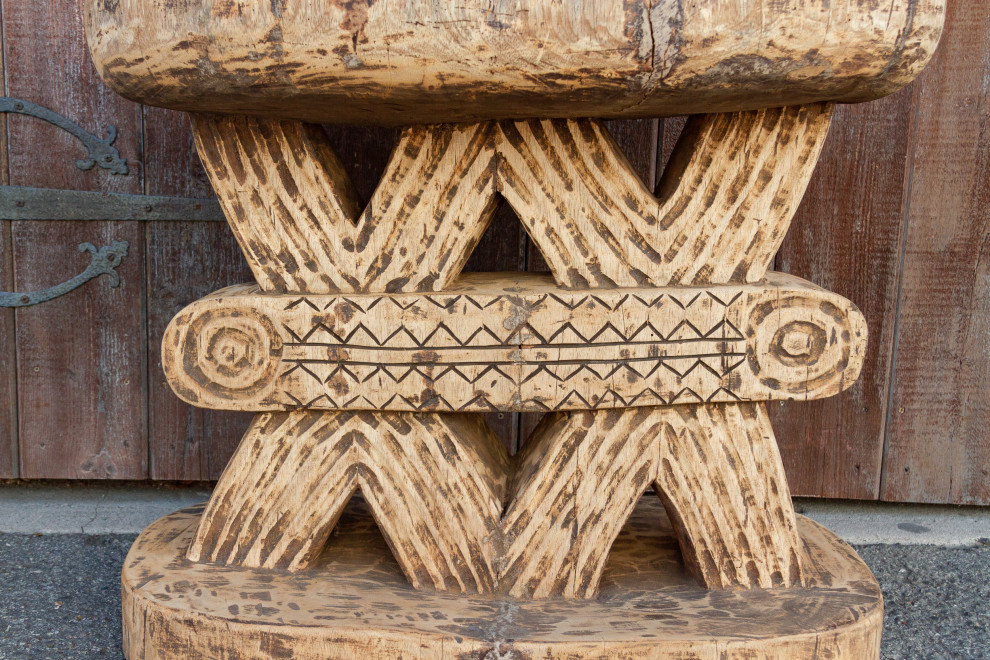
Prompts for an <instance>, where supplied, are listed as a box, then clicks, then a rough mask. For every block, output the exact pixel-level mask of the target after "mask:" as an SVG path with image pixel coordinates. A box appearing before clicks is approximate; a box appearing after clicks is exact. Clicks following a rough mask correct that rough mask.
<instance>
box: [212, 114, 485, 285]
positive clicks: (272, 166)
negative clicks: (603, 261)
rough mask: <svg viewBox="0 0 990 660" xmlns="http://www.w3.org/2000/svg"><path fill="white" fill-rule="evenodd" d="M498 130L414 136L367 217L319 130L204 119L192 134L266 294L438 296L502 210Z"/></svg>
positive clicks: (405, 138) (405, 139) (405, 140)
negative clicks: (495, 182) (497, 184)
mask: <svg viewBox="0 0 990 660" xmlns="http://www.w3.org/2000/svg"><path fill="white" fill-rule="evenodd" d="M495 132H496V131H495V127H494V126H493V125H490V124H481V125H468V126H440V127H433V128H426V127H418V128H410V129H406V130H405V131H404V132H403V135H402V139H401V141H400V142H399V144H398V146H397V147H396V149H395V151H394V152H393V154H392V158H391V160H390V162H389V164H388V167H387V169H386V170H385V173H384V174H383V175H382V182H381V184H380V185H379V186H378V188H377V190H376V191H375V194H374V195H373V196H372V198H371V200H370V201H369V203H368V205H367V207H366V208H365V209H364V212H363V213H362V212H361V210H360V208H359V206H358V203H357V201H356V198H355V196H354V193H353V192H352V186H351V183H350V179H349V178H348V177H347V174H346V173H345V172H344V171H343V169H342V168H341V166H340V161H339V160H338V159H337V156H336V155H335V154H334V153H333V149H332V148H331V147H330V145H329V142H328V139H327V136H326V134H325V133H323V131H322V129H320V128H319V127H318V126H308V125H305V124H300V123H297V122H279V121H269V120H258V119H250V118H246V117H226V116H210V115H206V116H203V115H199V116H194V117H193V135H194V136H195V138H196V146H197V148H198V150H199V154H200V158H201V160H202V161H203V165H204V166H205V167H206V171H207V173H208V174H209V175H210V181H211V182H212V183H213V187H214V189H215V190H216V191H217V197H218V198H219V199H220V203H221V204H222V206H223V208H224V212H225V213H226V215H227V219H228V220H229V221H230V226H231V229H233V231H234V235H235V236H236V237H237V240H238V242H239V243H240V245H241V248H242V249H243V250H244V256H245V257H247V260H248V264H249V265H250V266H251V270H252V272H253V273H254V276H255V278H256V279H257V280H258V284H259V285H260V286H261V288H262V289H264V290H266V291H306V292H307V293H326V292H330V291H391V292H394V291H423V290H425V291H431V290H439V289H442V288H443V287H444V286H445V285H447V284H449V282H450V280H451V279H452V278H453V277H454V276H456V275H457V273H458V272H460V270H461V268H462V267H463V266H464V262H465V261H467V258H468V257H469V256H470V253H471V249H472V248H473V247H474V246H475V244H476V243H477V242H478V240H479V239H480V238H481V235H482V234H483V233H484V231H485V228H486V227H487V225H488V221H489V220H490V219H491V216H492V214H493V213H494V211H495V201H496V200H495V190H494V186H493V180H494V174H495V165H494V159H495V154H494V147H493V138H492V136H493V134H495Z"/></svg>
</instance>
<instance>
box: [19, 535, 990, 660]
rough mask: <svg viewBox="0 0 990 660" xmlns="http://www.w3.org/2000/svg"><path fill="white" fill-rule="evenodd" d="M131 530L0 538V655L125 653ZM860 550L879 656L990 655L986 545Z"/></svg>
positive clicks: (989, 574)
mask: <svg viewBox="0 0 990 660" xmlns="http://www.w3.org/2000/svg"><path fill="white" fill-rule="evenodd" d="M133 540H134V536H133V535H112V534H105V535H83V534H53V535H25V534H0V659H2V660H15V659H20V658H32V659H33V658H39V659H42V658H55V659H62V658H80V659H88V658H115V659H116V658H122V657H123V655H122V653H121V652H120V595H119V574H120V567H121V565H122V563H123V561H124V555H125V554H126V553H127V549H128V547H129V546H130V544H131V542H132V541H133ZM857 550H858V551H859V553H860V554H861V555H862V557H863V559H865V560H866V563H867V564H869V565H870V567H871V568H872V569H873V572H874V574H875V575H876V576H877V579H878V580H879V582H880V585H881V586H882V588H883V592H884V597H885V599H886V606H887V615H886V619H885V623H884V636H883V657H884V658H897V659H898V660H900V659H913V658H925V659H927V658H990V546H983V547H970V548H944V547H938V546H920V545H919V546H902V545H873V546H860V547H857Z"/></svg>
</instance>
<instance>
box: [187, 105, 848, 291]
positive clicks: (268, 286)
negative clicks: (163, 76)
mask: <svg viewBox="0 0 990 660" xmlns="http://www.w3.org/2000/svg"><path fill="white" fill-rule="evenodd" d="M830 120H831V106H830V105H828V104H816V105H810V106H799V107H792V108H783V109H776V110H759V111H754V112H740V113H732V114H726V115H705V116H700V117H696V118H694V119H692V120H691V122H690V123H689V125H688V127H687V130H686V131H685V133H684V135H683V137H682V139H681V140H680V142H679V143H678V145H677V148H676V149H675V153H674V155H673V157H672V162H673V165H672V166H671V167H668V169H667V172H666V173H665V176H664V178H663V180H662V181H661V184H660V198H659V199H658V198H657V197H654V195H653V194H652V193H651V192H650V191H649V190H648V189H647V188H646V186H645V185H644V184H643V182H642V181H641V180H640V179H639V177H637V176H636V174H635V173H634V172H633V171H632V168H631V167H630V165H629V163H628V161H627V160H626V159H625V156H623V155H622V153H621V151H620V150H619V149H618V147H617V146H616V144H615V142H614V141H613V140H612V139H611V137H610V136H609V135H608V133H607V132H606V131H605V130H604V129H603V128H602V127H601V126H600V125H599V124H598V123H597V122H594V121H590V120H580V121H526V122H501V123H483V124H477V125H466V126H421V127H414V128H409V129H406V130H405V131H404V132H403V134H402V138H401V140H400V141H399V144H398V145H397V146H396V148H395V150H394V151H393V154H392V158H391V160H390V162H389V164H388V167H387V169H386V171H385V173H384V175H383V177H382V182H381V184H380V185H379V187H378V188H377V189H376V191H375V193H374V195H373V196H372V198H371V200H370V201H369V203H368V205H367V207H366V208H365V209H364V211H363V212H360V213H359V210H358V205H357V202H356V201H355V198H354V194H353V192H352V190H351V184H350V181H349V179H348V178H347V174H346V173H345V172H344V171H343V169H342V168H341V167H340V163H339V161H338V159H337V157H336V156H335V155H334V153H333V149H332V148H331V147H330V145H329V143H328V139H327V136H326V134H325V133H323V132H322V130H320V129H319V128H318V127H312V126H307V125H304V124H299V123H293V122H280V121H271V120H261V119H250V118H244V117H217V116H211V115H203V116H197V117H196V118H195V122H194V134H195V136H196V143H197V145H198V147H199V152H200V157H201V159H202V161H203V164H204V165H205V167H206V170H207V172H208V173H209V175H210V179H211V181H212V182H213V186H214V188H215V189H216V190H217V195H218V196H219V198H220V202H221V204H222V205H223V207H224V211H225V212H226V214H227V217H228V219H229V220H230V224H231V227H232V228H233V230H234V234H235V236H237V239H238V241H239V242H240V244H241V247H242V248H243V250H244V254H245V256H246V257H247V259H248V263H249V264H250V265H251V269H252V271H253V272H254V275H255V277H256V278H257V280H258V283H259V284H260V285H261V288H262V289H264V290H266V291H269V290H270V291H305V292H307V293H326V292H334V291H372V292H381V291H384V292H396V291H431V290H434V291H440V290H443V289H445V288H447V287H448V286H449V285H450V284H451V282H452V280H453V278H454V277H456V276H457V274H458V273H459V272H460V269H461V268H462V267H463V265H464V262H465V261H466V260H467V258H468V256H469V255H470V252H471V250H472V249H473V247H474V245H475V244H476V243H477V242H478V240H479V239H480V238H481V236H482V234H483V233H484V231H485V229H486V228H487V225H488V223H489V221H490V220H491V217H492V213H493V212H494V209H495V203H496V194H497V193H500V194H502V195H503V196H504V197H505V199H506V200H507V201H508V202H509V204H510V205H512V207H513V208H514V209H515V210H516V212H517V213H518V214H519V216H520V218H521V220H522V222H523V224H524V226H525V227H526V230H527V231H528V232H529V235H530V237H531V238H532V240H533V242H534V243H535V244H536V245H537V246H538V247H539V249H540V251H541V252H542V254H543V255H544V257H545V258H546V261H547V263H548V264H549V266H550V269H551V271H552V272H553V274H554V278H555V279H556V281H557V282H558V283H559V284H561V285H562V286H568V287H580V288H588V287H604V288H609V287H616V286H624V287H629V286H643V285H650V284H653V285H657V286H666V285H671V284H687V283H708V282H730V281H731V282H752V281H755V280H758V279H760V278H761V277H762V276H763V273H764V272H765V271H766V269H767V267H768V266H769V264H770V261H771V259H773V255H774V254H775V253H776V251H777V248H778V247H779V246H780V242H781V241H782V240H783V237H784V234H785V233H786V232H787V227H788V225H789V224H790V221H791V217H792V216H793V214H794V211H795V210H796V209H797V205H798V203H799V202H800V200H801V196H802V195H803V194H804V191H805V188H806V187H807V183H808V180H809V178H810V177H811V173H812V171H813V170H814V167H815V163H816V161H817V159H818V154H819V153H820V151H821V147H822V144H824V141H825V137H826V135H827V134H828V127H829V123H830Z"/></svg>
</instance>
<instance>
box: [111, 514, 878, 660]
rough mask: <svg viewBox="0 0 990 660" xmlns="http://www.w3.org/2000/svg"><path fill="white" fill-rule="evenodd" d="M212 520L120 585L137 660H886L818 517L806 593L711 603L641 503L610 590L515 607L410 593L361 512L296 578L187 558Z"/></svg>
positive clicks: (845, 558)
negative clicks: (586, 597)
mask: <svg viewBox="0 0 990 660" xmlns="http://www.w3.org/2000/svg"><path fill="white" fill-rule="evenodd" d="M200 513H201V507H192V508H189V509H184V510H182V511H178V512H176V513H174V514H172V515H169V516H165V517H164V518H162V519H161V520H159V521H157V522H155V523H154V524H152V525H150V526H149V527H148V528H147V529H146V530H145V531H144V532H143V533H142V534H141V536H140V537H139V538H138V539H137V541H136V542H135V543H134V546H133V547H132V548H131V551H130V553H129V554H128V556H127V560H126V562H125V565H124V570H123V574H122V580H123V617H124V651H125V654H126V655H127V657H128V658H129V660H151V659H155V660H158V659H163V660H164V659H169V660H171V659H175V660H179V659H181V660H191V659H198V658H209V659H216V658H223V659H231V660H232V659H235V658H237V659H240V658H294V659H313V660H316V659H320V660H326V659H327V658H361V659H369V658H383V659H384V658H388V659H389V660H391V659H394V658H479V659H486V660H496V659H509V658H511V659H513V660H522V659H524V658H525V659H529V658H533V659H534V660H535V659H537V658H538V659H545V658H661V657H662V658H720V659H723V658H737V657H738V658H781V659H783V658H788V659H791V658H811V657H816V658H817V657H827V658H835V659H839V658H849V659H855V660H863V659H866V658H878V657H879V653H880V650H879V649H880V630H881V625H882V622H883V599H882V597H881V595H880V589H879V587H878V586H877V583H876V580H875V579H874V578H873V575H872V574H871V573H870V571H869V569H868V568H867V567H866V565H865V564H864V563H863V562H862V560H861V559H860V558H859V557H858V556H857V555H856V553H855V552H854V551H853V550H852V548H850V547H849V546H848V545H846V544H845V543H843V542H842V541H840V540H839V539H838V538H837V537H836V536H835V535H833V534H832V533H831V532H829V531H828V530H826V529H824V528H823V527H821V526H819V525H817V524H816V523H814V522H811V521H809V520H807V519H803V518H802V519H800V520H799V527H800V531H801V535H802V538H803V539H804V541H805V548H806V557H805V558H804V564H805V568H806V573H807V575H808V576H809V579H810V582H809V585H810V586H808V587H802V588H787V589H771V590H758V589H757V590H730V591H711V592H709V591H705V590H703V589H701V588H700V587H698V586H697V584H696V583H695V582H694V581H693V580H692V579H691V578H690V576H688V575H687V574H686V573H685V572H684V569H683V568H682V566H681V564H680V558H679V551H678V548H677V544H676V542H675V540H674V537H673V535H672V533H671V531H670V528H669V525H668V523H667V521H666V518H665V516H664V514H663V509H662V507H661V506H660V505H659V503H658V502H657V501H655V498H653V497H652V496H647V497H644V499H643V502H641V503H640V505H639V507H638V508H637V510H636V513H635V514H634V515H633V517H632V518H631V519H630V521H629V523H628V524H627V525H626V527H625V529H624V530H623V532H622V533H621V534H620V536H619V538H618V539H617V540H616V542H615V545H614V546H613V550H612V553H611V555H610V558H609V562H608V565H607V567H606V569H605V574H604V576H603V580H602V585H601V593H600V595H599V597H598V598H597V599H595V600H587V601H573V600H572V601H562V600H555V601H540V600H531V601H517V600H507V599H498V598H483V597H477V596H458V595H452V594H443V593H435V592H423V591H415V590H413V589H412V588H410V587H409V586H408V584H407V582H406V580H405V579H404V577H403V575H402V573H401V571H400V569H399V567H398V564H397V563H396V562H395V560H394V559H393V558H392V555H391V553H390V552H389V549H388V547H387V545H386V544H385V542H384V540H383V539H382V537H381V535H380V534H379V533H378V530H377V529H376V527H375V523H374V521H373V519H372V518H371V517H370V515H369V514H368V513H367V511H366V510H364V508H363V505H361V504H360V502H355V503H352V506H350V507H349V508H348V510H347V511H345V513H344V515H343V516H342V517H341V519H340V522H339V523H338V526H337V531H336V533H335V534H334V535H333V537H332V538H331V541H330V543H329V544H328V546H327V549H326V551H325V552H324V554H323V556H322V559H321V562H320V564H319V566H318V567H317V568H315V569H313V570H308V571H302V572H297V573H288V572H283V571H274V570H262V569H246V568H238V567H229V566H220V565H214V564H194V563H191V562H189V561H187V560H186V559H185V551H186V548H187V547H188V546H189V543H190V540H191V538H192V534H193V532H194V530H195V528H196V525H197V524H198V522H199V517H200Z"/></svg>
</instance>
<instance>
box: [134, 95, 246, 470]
mask: <svg viewBox="0 0 990 660" xmlns="http://www.w3.org/2000/svg"><path fill="white" fill-rule="evenodd" d="M142 126H143V135H142V137H143V142H144V186H145V193H147V194H149V195H175V196H180V197H197V198H204V197H212V196H213V189H212V188H211V187H210V182H209V180H208V178H207V176H206V173H205V172H204V171H203V168H202V167H201V166H200V163H199V158H198V156H197V155H196V147H195V145H194V144H193V139H192V132H191V131H190V128H189V120H188V118H187V117H186V116H185V115H184V114H181V113H178V112H174V111H170V110H162V109H159V108H152V107H145V108H143V122H142ZM145 235H146V245H147V258H146V261H147V263H146V271H147V277H148V286H147V309H148V319H147V323H148V372H149V375H148V447H149V459H150V465H149V473H150V477H151V478H152V479H160V480H172V479H178V480H207V479H217V478H219V477H220V474H221V472H223V468H224V466H225V465H226V464H227V461H228V459H229V458H230V455H231V454H232V453H233V451H234V449H235V448H236V447H237V443H238V441H239V440H240V439H241V436H242V435H244V430H245V429H246V428H247V427H248V424H249V423H250V421H251V416H250V415H246V414H243V413H231V412H225V411H214V410H207V409H204V408H196V407H194V406H190V405H188V404H186V403H185V402H183V401H181V400H179V399H177V398H176V397H175V395H174V394H173V393H172V391H171V389H170V388H169V387H168V384H167V383H166V381H165V374H164V372H163V371H162V366H161V343H162V335H163V334H164V332H165V328H166V326H167V325H168V322H169V321H170V320H171V319H172V317H173V316H175V315H176V313H178V312H179V310H181V309H182V307H183V306H184V305H186V304H188V303H189V302H192V301H194V300H196V299H198V298H201V297H203V296H205V295H206V294H208V293H210V292H212V291H215V290H216V288H217V286H226V285H229V284H235V283H237V282H244V281H247V280H250V279H251V271H250V269H249V268H248V267H247V263H246V262H245V261H244V257H243V256H242V254H241V250H240V248H239V247H238V245H237V241H235V240H234V236H233V234H232V233H231V231H230V228H229V227H228V226H227V225H226V223H220V222H181V223H177V222H150V223H147V224H146V226H145Z"/></svg>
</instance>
